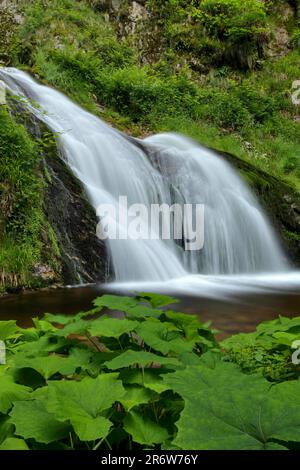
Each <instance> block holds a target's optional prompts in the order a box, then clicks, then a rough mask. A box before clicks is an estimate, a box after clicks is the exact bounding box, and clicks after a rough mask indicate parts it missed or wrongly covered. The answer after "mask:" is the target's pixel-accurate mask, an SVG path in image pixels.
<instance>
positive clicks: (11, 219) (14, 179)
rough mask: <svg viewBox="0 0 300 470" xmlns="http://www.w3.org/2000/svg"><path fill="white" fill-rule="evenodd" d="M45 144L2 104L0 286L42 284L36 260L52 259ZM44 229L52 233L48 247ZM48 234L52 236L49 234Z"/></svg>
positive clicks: (0, 136)
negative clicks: (43, 156) (42, 165)
mask: <svg viewBox="0 0 300 470" xmlns="http://www.w3.org/2000/svg"><path fill="white" fill-rule="evenodd" d="M40 158H41V153H40V148H39V144H38V142H37V141H34V140H33V139H32V137H31V136H30V135H29V134H28V132H27V131H26V129H25V127H24V126H23V125H22V124H21V123H18V122H17V121H16V119H15V118H14V117H13V116H12V115H10V114H9V112H8V110H7V109H6V106H2V107H1V109H0V181H1V183H0V207H1V216H0V242H1V250H0V291H4V290H7V289H10V288H13V289H14V288H19V287H22V286H27V287H37V286H40V280H38V279H37V278H35V277H34V276H33V271H34V266H35V265H36V264H38V263H43V262H44V263H50V265H51V264H53V266H54V264H55V263H54V261H53V259H52V257H53V258H54V257H55V251H56V249H57V245H56V240H55V234H54V233H53V230H52V231H51V230H50V232H49V226H48V223H47V221H46V220H45V215H44V212H43V192H44V182H43V180H42V178H41V177H40V173H39V164H40ZM45 233H51V236H52V238H51V239H50V240H49V243H48V250H44V248H45V243H44V242H43V241H42V240H45ZM48 238H49V237H48Z"/></svg>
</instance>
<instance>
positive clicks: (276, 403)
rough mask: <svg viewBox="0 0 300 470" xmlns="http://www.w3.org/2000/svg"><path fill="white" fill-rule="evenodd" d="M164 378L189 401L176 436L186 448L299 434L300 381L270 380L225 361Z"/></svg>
mask: <svg viewBox="0 0 300 470" xmlns="http://www.w3.org/2000/svg"><path fill="white" fill-rule="evenodd" d="M164 381H165V382H166V383H167V384H168V385H169V386H170V388H171V389H172V390H174V391H176V392H177V393H179V394H180V395H181V396H182V398H183V399H184V401H185V407H184V410H183V412H182V413H181V418H180V420H179V421H178V423H177V427H178V434H177V436H176V438H175V440H174V444H175V445H176V446H178V447H181V448H182V449H189V450H191V449H192V450H229V449H234V450H242V449H243V450H244V449H270V448H275V447H274V443H273V440H274V439H278V440H281V441H285V440H286V441H288V440H291V441H292V440H296V441H298V440H299V439H300V383H298V382H297V381H294V382H289V383H286V384H280V385H273V386H271V384H270V383H269V382H267V381H266V380H265V379H264V378H263V377H261V376H254V375H245V374H242V373H241V372H240V371H239V370H238V368H237V367H236V366H234V365H232V364H226V363H224V362H221V361H220V362H218V363H216V366H215V367H214V368H209V367H207V366H206V365H204V364H203V365H199V366H191V367H187V368H186V369H185V370H179V371H176V372H175V373H173V374H168V375H166V376H164ZM191 384H193V386H192V387H191Z"/></svg>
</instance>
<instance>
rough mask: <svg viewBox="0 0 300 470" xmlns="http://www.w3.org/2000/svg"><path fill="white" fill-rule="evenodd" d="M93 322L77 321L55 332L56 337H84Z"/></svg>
mask: <svg viewBox="0 0 300 470" xmlns="http://www.w3.org/2000/svg"><path fill="white" fill-rule="evenodd" d="M90 324H91V322H90V321H88V320H82V319H79V320H77V321H74V322H71V323H68V324H67V325H66V326H65V327H64V328H60V329H58V330H57V331H56V332H55V335H56V336H63V337H64V338H67V337H68V336H70V335H84V334H86V332H87V330H88V328H89V326H90Z"/></svg>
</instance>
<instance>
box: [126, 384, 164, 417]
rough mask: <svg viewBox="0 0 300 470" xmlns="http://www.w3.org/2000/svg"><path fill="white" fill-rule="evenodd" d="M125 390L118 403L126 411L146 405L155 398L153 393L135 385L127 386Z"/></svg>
mask: <svg viewBox="0 0 300 470" xmlns="http://www.w3.org/2000/svg"><path fill="white" fill-rule="evenodd" d="M125 390H126V393H125V395H124V396H123V398H121V399H120V401H121V403H122V405H123V406H124V408H125V410H126V411H130V410H131V409H132V408H134V407H135V406H138V405H142V404H144V403H148V402H149V401H150V400H151V399H152V398H153V396H155V393H153V392H152V391H151V390H148V389H147V388H144V387H139V386H136V385H131V386H127V387H125Z"/></svg>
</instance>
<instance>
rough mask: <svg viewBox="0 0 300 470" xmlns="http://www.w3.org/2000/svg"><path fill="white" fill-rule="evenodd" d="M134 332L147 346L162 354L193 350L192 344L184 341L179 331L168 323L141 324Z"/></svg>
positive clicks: (149, 322) (152, 322)
mask: <svg viewBox="0 0 300 470" xmlns="http://www.w3.org/2000/svg"><path fill="white" fill-rule="evenodd" d="M136 332H137V334H138V335H139V336H140V337H141V338H142V339H143V340H144V341H145V343H146V344H147V345H148V346H151V348H153V349H155V350H156V351H159V352H161V353H163V354H168V353H170V352H173V353H177V354H182V353H184V352H190V351H192V350H193V348H194V343H193V342H188V341H187V340H185V338H183V336H182V334H181V332H180V330H178V329H177V328H176V327H175V326H174V325H172V324H170V323H168V322H164V323H162V322H160V321H154V320H153V321H148V322H142V323H140V325H139V326H138V327H137V329H136Z"/></svg>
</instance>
